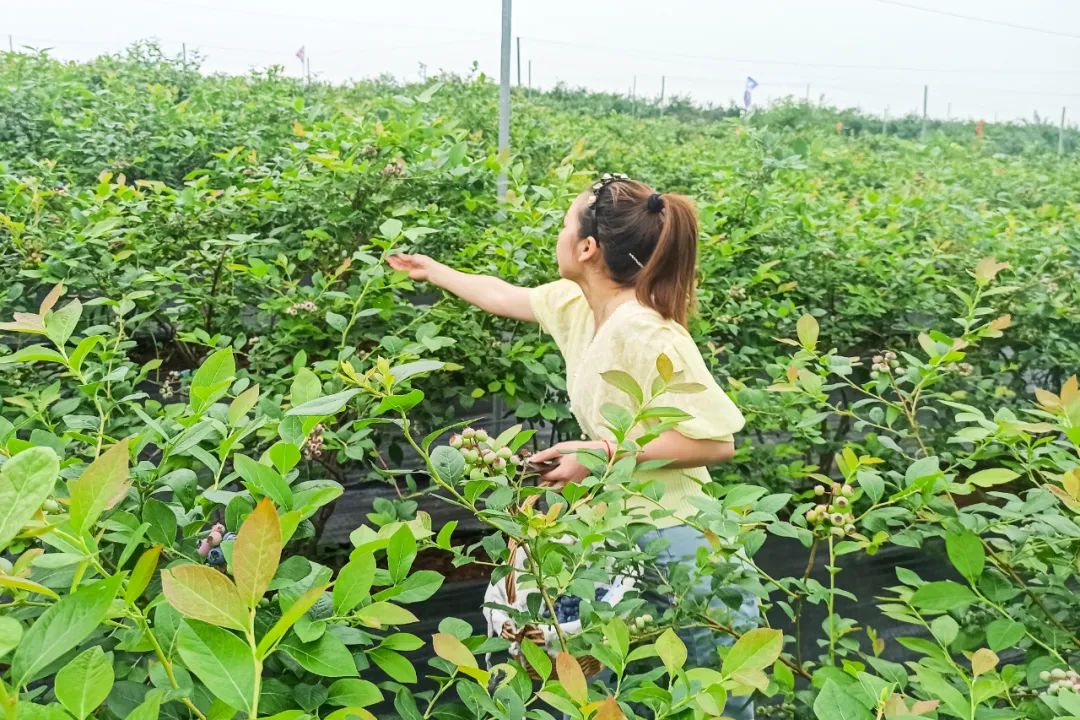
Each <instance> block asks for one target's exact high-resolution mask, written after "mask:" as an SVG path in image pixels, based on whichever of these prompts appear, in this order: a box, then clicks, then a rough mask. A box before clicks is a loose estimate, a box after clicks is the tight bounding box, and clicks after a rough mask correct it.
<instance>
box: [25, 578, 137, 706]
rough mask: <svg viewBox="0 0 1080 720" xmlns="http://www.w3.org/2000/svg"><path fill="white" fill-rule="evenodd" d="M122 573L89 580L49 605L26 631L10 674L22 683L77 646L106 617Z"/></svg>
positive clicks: (118, 587) (118, 586) (31, 678)
mask: <svg viewBox="0 0 1080 720" xmlns="http://www.w3.org/2000/svg"><path fill="white" fill-rule="evenodd" d="M123 579H124V576H123V575H121V574H120V573H117V574H116V575H113V576H112V577H110V578H106V579H104V580H98V581H96V582H92V583H89V584H87V585H84V586H83V587H81V588H79V589H78V590H76V591H75V592H73V593H72V594H71V595H68V596H66V597H63V598H61V599H60V601H59V602H57V603H56V604H55V605H53V606H52V607H50V608H47V609H46V610H45V612H43V613H42V614H41V615H40V616H39V617H38V619H37V620H36V621H35V622H34V624H33V625H31V626H30V629H29V630H27V631H26V633H25V634H24V635H23V639H22V642H21V643H19V647H18V648H16V650H15V656H14V657H13V658H12V661H11V677H13V678H14V679H15V684H16V685H17V686H20V687H21V686H23V685H25V684H26V683H27V682H29V681H30V680H33V679H35V678H37V677H38V675H39V674H40V673H41V671H42V670H44V669H45V668H46V667H48V666H49V665H50V664H51V663H53V662H54V661H56V660H57V659H59V658H60V657H61V656H63V655H64V653H66V652H68V651H69V650H72V649H73V648H75V647H77V646H78V644H79V643H80V642H82V641H83V640H85V639H86V638H87V637H89V636H90V633H92V632H93V631H94V630H96V629H97V627H98V625H100V624H101V623H102V621H103V620H105V616H106V614H108V612H109V607H110V606H111V605H112V601H113V599H114V598H115V597H116V593H117V592H118V591H119V589H120V582H121V581H122V580H123Z"/></svg>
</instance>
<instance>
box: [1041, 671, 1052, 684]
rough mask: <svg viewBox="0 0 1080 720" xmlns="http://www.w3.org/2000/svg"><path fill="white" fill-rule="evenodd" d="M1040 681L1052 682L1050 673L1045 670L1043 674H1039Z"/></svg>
mask: <svg viewBox="0 0 1080 720" xmlns="http://www.w3.org/2000/svg"><path fill="white" fill-rule="evenodd" d="M1039 679H1040V680H1042V681H1043V682H1050V671H1049V670H1043V671H1042V672H1041V673H1039Z"/></svg>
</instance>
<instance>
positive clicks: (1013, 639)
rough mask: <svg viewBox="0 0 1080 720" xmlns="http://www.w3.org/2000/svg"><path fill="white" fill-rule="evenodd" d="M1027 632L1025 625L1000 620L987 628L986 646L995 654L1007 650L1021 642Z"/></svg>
mask: <svg viewBox="0 0 1080 720" xmlns="http://www.w3.org/2000/svg"><path fill="white" fill-rule="evenodd" d="M1026 632H1027V629H1026V628H1025V627H1024V624H1023V623H1019V622H1016V621H1015V620H1007V619H1005V618H999V619H997V620H995V621H994V622H992V623H990V624H989V625H987V626H986V644H987V645H988V646H989V647H990V649H991V650H993V651H995V652H997V651H1000V650H1005V649H1007V648H1011V647H1013V646H1014V645H1016V644H1017V643H1018V642H1020V641H1021V640H1022V639H1023V638H1024V635H1025V634H1026Z"/></svg>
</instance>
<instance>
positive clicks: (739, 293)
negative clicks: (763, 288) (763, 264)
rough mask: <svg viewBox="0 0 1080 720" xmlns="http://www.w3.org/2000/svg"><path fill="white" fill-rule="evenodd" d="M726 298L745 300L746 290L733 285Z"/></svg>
mask: <svg viewBox="0 0 1080 720" xmlns="http://www.w3.org/2000/svg"><path fill="white" fill-rule="evenodd" d="M728 297H730V298H731V299H732V300H744V299H746V288H741V287H739V286H738V285H735V286H734V287H732V288H731V289H730V290H728Z"/></svg>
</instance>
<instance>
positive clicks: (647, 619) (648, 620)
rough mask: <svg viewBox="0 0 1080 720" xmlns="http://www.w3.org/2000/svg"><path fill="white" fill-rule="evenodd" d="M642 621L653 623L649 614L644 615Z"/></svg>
mask: <svg viewBox="0 0 1080 720" xmlns="http://www.w3.org/2000/svg"><path fill="white" fill-rule="evenodd" d="M641 620H642V622H646V623H651V622H652V615H650V614H649V613H645V614H644V615H642V616H641Z"/></svg>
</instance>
